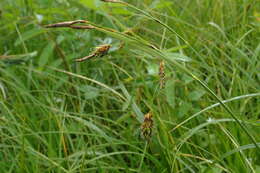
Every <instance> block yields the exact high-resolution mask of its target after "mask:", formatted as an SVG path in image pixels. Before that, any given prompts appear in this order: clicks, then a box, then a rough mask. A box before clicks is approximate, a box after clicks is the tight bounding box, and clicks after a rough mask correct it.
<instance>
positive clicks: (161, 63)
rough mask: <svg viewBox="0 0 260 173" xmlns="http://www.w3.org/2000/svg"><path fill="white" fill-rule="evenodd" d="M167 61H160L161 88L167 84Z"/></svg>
mask: <svg viewBox="0 0 260 173" xmlns="http://www.w3.org/2000/svg"><path fill="white" fill-rule="evenodd" d="M164 69H165V63H164V61H163V60H162V61H161V62H160V67H159V76H160V89H163V88H164V86H165V71H164Z"/></svg>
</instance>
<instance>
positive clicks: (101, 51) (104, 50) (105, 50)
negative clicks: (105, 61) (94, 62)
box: [75, 44, 111, 62]
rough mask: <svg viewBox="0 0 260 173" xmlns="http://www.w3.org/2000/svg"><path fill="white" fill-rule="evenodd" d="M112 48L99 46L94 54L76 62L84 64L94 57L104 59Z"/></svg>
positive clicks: (106, 45)
mask: <svg viewBox="0 0 260 173" xmlns="http://www.w3.org/2000/svg"><path fill="white" fill-rule="evenodd" d="M110 48H111V45H110V44H105V45H101V46H98V47H96V50H95V51H94V52H93V53H92V54H90V55H88V56H85V57H83V58H79V59H76V60H75V61H77V62H82V61H85V60H87V59H90V58H93V57H102V56H104V55H106V54H107V53H108V51H109V49H110Z"/></svg>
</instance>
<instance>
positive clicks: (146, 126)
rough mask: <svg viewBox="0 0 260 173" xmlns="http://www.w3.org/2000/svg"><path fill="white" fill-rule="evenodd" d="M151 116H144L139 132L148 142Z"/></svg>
mask: <svg viewBox="0 0 260 173" xmlns="http://www.w3.org/2000/svg"><path fill="white" fill-rule="evenodd" d="M152 129H153V115H152V113H151V112H149V113H147V114H145V116H144V121H143V124H142V126H141V132H142V135H143V137H144V138H145V140H147V141H149V140H150V138H151V136H152Z"/></svg>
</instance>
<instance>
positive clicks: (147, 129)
mask: <svg viewBox="0 0 260 173" xmlns="http://www.w3.org/2000/svg"><path fill="white" fill-rule="evenodd" d="M101 1H103V2H111V3H123V2H122V1H119V0H101ZM88 23H89V22H88V21H87V20H75V21H66V22H60V23H54V24H49V25H46V26H45V27H46V28H57V27H67V28H71V29H95V27H94V26H92V25H89V24H88ZM75 24H88V25H75ZM126 32H130V31H126ZM131 32H132V30H131ZM125 34H128V33H125ZM122 45H123V44H122ZM110 48H111V45H110V44H105V45H100V46H98V47H96V48H95V50H94V51H93V52H92V53H91V54H90V55H88V56H85V57H83V58H78V59H76V60H75V61H77V62H82V61H85V60H88V59H91V58H93V57H102V56H104V55H106V54H107V53H108V51H109V49H110ZM158 75H159V78H160V89H163V88H164V86H165V63H164V61H163V60H162V61H161V62H160V65H159V74H158ZM153 126H154V122H153V115H152V113H151V112H148V113H147V114H145V116H144V121H143V123H142V124H141V133H142V136H143V137H144V139H145V140H146V141H150V139H151V136H152V131H153Z"/></svg>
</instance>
